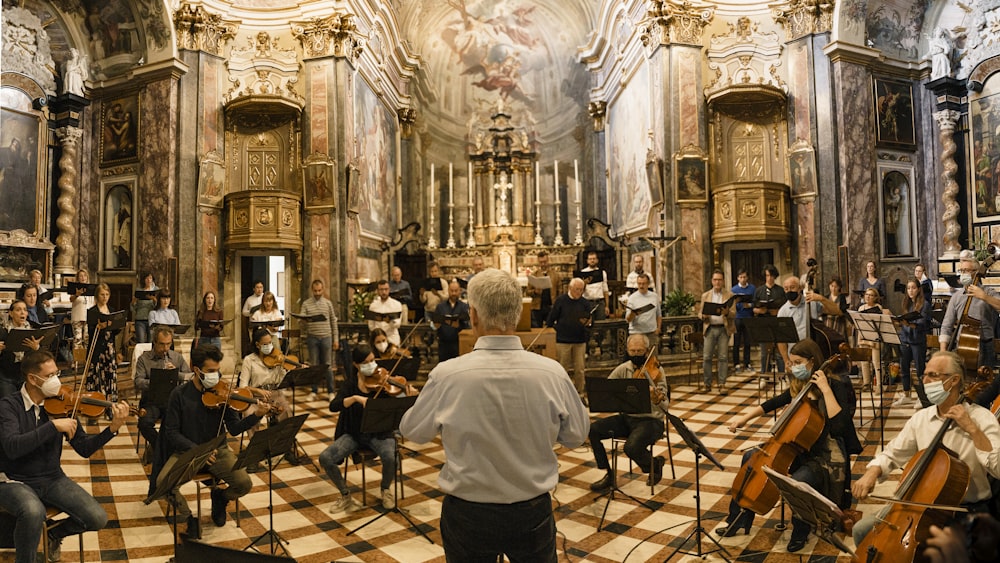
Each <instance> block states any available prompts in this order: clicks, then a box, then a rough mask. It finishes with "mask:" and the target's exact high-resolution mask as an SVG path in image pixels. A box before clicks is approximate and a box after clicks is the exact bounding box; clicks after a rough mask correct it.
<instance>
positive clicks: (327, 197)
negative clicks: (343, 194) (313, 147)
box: [302, 153, 337, 210]
mask: <svg viewBox="0 0 1000 563" xmlns="http://www.w3.org/2000/svg"><path fill="white" fill-rule="evenodd" d="M302 183H303V186H302V195H303V201H304V202H305V207H306V210H322V209H333V208H334V205H335V203H334V202H335V199H334V198H335V194H336V191H337V168H336V162H335V161H333V160H331V159H330V157H328V156H327V155H325V154H315V153H314V154H311V155H309V157H308V158H306V160H305V162H303V163H302Z"/></svg>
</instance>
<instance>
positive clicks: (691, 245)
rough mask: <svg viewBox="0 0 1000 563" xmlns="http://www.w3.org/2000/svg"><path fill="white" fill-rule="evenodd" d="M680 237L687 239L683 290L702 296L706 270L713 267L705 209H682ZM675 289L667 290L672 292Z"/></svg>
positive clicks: (684, 243) (705, 287)
mask: <svg viewBox="0 0 1000 563" xmlns="http://www.w3.org/2000/svg"><path fill="white" fill-rule="evenodd" d="M680 219H681V221H680V225H681V229H680V233H678V234H679V235H680V236H684V237H687V240H686V241H684V242H683V243H682V244H683V245H684V258H683V264H684V276H683V280H684V281H683V286H682V287H683V289H684V291H687V292H688V293H693V294H695V295H696V296H698V295H701V294H702V293H703V292H704V291H705V289H707V285H706V282H705V268H708V267H710V266H711V264H710V262H711V256H712V254H711V249H710V248H709V246H708V242H709V239H708V215H707V212H706V211H705V209H704V208H687V207H685V208H681V210H680ZM672 289H673V288H667V291H671V290H672Z"/></svg>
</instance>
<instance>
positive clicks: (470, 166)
mask: <svg viewBox="0 0 1000 563" xmlns="http://www.w3.org/2000/svg"><path fill="white" fill-rule="evenodd" d="M469 205H472V161H471V160H470V161H469Z"/></svg>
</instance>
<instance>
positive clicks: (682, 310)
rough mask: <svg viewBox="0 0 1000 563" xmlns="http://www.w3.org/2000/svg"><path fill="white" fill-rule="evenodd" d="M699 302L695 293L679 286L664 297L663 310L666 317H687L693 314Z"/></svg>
mask: <svg viewBox="0 0 1000 563" xmlns="http://www.w3.org/2000/svg"><path fill="white" fill-rule="evenodd" d="M697 302H698V300H697V299H696V298H695V296H694V295H692V294H690V293H688V292H686V291H684V290H683V289H680V288H677V289H674V290H673V291H671V292H670V293H668V294H667V295H666V296H665V297H664V298H663V305H662V309H661V311H662V312H663V316H664V317H686V316H689V315H691V314H692V311H693V310H694V306H695V304H696V303H697Z"/></svg>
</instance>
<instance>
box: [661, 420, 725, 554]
mask: <svg viewBox="0 0 1000 563" xmlns="http://www.w3.org/2000/svg"><path fill="white" fill-rule="evenodd" d="M667 420H669V421H670V424H672V425H673V427H674V429H675V430H677V433H678V434H680V436H681V439H682V440H684V443H685V444H687V447H689V448H691V450H692V451H693V452H694V514H695V528H694V530H692V531H691V533H690V534H688V535H687V537H686V538H684V541H682V542H681V543H680V545H678V546H677V547H675V548H674V550H673V551H672V552H671V553H670V555H668V556H667V558H666V559H665V561H669V560H670V558H671V557H673V556H674V555H675V554H677V553H683V554H685V555H697V556H698V557H701V558H704V557H705V556H706V555H708V554H709V553H715V552H717V551H721V552H722V553H724V554H725V555H723V556H722V559H724V560H725V561H729V558H728V557H727V556H728V555H729V552H728V551H726V548H724V547H722V544H720V543H719V542H718V541H716V539H715V538H713V537H712V536H711V534H709V533H708V532H707V531H705V528H704V527H703V526H702V525H701V458H702V456H704V457H705V458H706V459H708V461H711V462H712V463H713V464H715V466H716V467H718V468H719V469H724V468H723V467H722V464H721V463H719V462H718V460H716V459H715V457H714V456H712V452H710V451H708V449H706V448H705V444H703V443H701V440H699V439H698V436H696V435H695V434H694V433H693V432H691V429H689V428H688V427H687V425H686V424H684V421H683V420H681V419H679V418H677V417H676V416H674V415H672V414H668V415H667ZM702 536H705V537H707V538H708V539H709V541H711V542H712V543H714V544H715V546H716V549H712V550H709V551H702V550H701V541H702V539H701V538H702ZM692 538H694V542H695V545H697V546H698V548H697V552H692V551H681V548H682V547H684V546H685V545H686V544H687V542H689V541H691V539H692Z"/></svg>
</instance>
